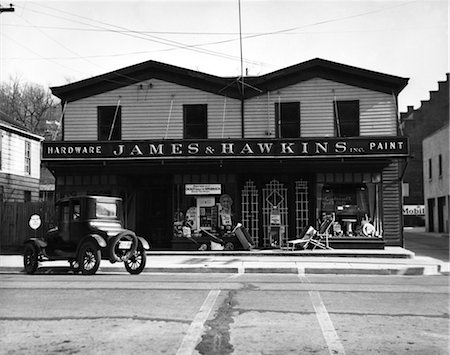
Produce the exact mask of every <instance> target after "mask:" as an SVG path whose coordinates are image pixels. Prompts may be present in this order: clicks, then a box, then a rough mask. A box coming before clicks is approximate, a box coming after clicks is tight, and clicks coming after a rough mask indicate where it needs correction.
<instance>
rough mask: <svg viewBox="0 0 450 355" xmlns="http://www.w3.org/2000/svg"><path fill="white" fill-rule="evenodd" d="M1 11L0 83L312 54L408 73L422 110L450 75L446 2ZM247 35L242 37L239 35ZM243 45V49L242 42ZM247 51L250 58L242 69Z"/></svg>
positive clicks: (73, 4) (304, 1) (35, 5)
mask: <svg viewBox="0 0 450 355" xmlns="http://www.w3.org/2000/svg"><path fill="white" fill-rule="evenodd" d="M10 2H12V3H13V7H14V9H15V11H14V12H3V13H1V14H0V81H2V82H7V81H9V80H10V79H11V78H19V79H20V80H22V81H26V82H33V83H36V84H39V85H43V86H45V87H52V86H59V85H64V84H67V83H70V82H74V81H78V80H82V79H87V78H90V77H92V76H96V75H100V74H104V73H107V72H110V71H113V70H117V69H120V68H123V67H126V66H129V65H133V64H138V63H141V62H145V61H147V60H155V61H159V62H163V63H168V64H172V65H176V66H180V67H184V68H188V69H193V70H197V71H201V72H204V73H208V74H213V75H217V76H239V75H240V73H241V68H242V70H243V71H244V73H245V72H247V73H248V75H263V74H267V73H270V72H273V71H275V70H279V69H282V68H285V67H288V66H291V65H295V64H298V63H301V62H304V61H307V60H310V59H313V58H322V59H326V60H330V61H334V62H338V63H343V64H347V65H352V66H356V67H360V68H363V69H368V70H373V71H378V72H381V73H385V74H390V75H396V76H400V77H406V78H409V79H410V80H409V84H408V86H407V87H406V88H405V89H404V90H403V91H402V92H401V93H400V95H399V110H400V112H404V111H406V107H407V106H408V105H411V106H414V108H419V107H420V105H421V100H427V99H429V92H430V91H432V90H437V88H438V81H445V79H446V75H445V74H446V73H448V72H449V48H448V46H449V16H450V13H449V2H448V1H447V0H417V1H408V0H404V1H381V0H352V1H342V0H331V1H330V0H328V1H324V0H314V1H308V0H289V1H285V0H198V1H190V0H178V1H175V0H164V1H162V0H161V1H156V0H140V1H137V0H136V1H124V0H122V1H92V0H90V1H67V0H64V1H62V0H54V1H50V0H41V1H14V0H8V1H4V0H0V5H1V7H2V8H7V7H9V3H10ZM240 39H242V40H240ZM241 44H242V46H241ZM241 48H242V61H243V66H241Z"/></svg>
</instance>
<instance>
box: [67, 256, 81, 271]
mask: <svg viewBox="0 0 450 355" xmlns="http://www.w3.org/2000/svg"><path fill="white" fill-rule="evenodd" d="M69 264H70V270H72V272H73V273H74V274H78V273H79V272H80V264H79V263H78V260H74V259H70V260H69Z"/></svg>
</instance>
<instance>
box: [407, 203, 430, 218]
mask: <svg viewBox="0 0 450 355" xmlns="http://www.w3.org/2000/svg"><path fill="white" fill-rule="evenodd" d="M403 215H404V216H425V205H403Z"/></svg>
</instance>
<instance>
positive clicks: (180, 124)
mask: <svg viewBox="0 0 450 355" xmlns="http://www.w3.org/2000/svg"><path fill="white" fill-rule="evenodd" d="M244 81H245V82H244V83H243V82H242V80H239V79H235V78H234V79H233V78H222V77H216V76H211V75H208V74H204V73H199V72H194V71H190V70H187V69H183V68H179V67H173V66H169V65H166V64H162V63H157V62H152V61H151V62H145V63H142V64H139V65H136V66H133V67H128V68H124V69H121V70H118V71H115V72H112V73H108V74H105V75H102V76H99V77H95V78H92V79H87V80H84V81H81V82H77V83H73V84H69V85H66V86H62V87H56V88H52V91H53V93H54V94H55V95H56V96H58V97H60V98H61V100H62V101H63V104H64V122H63V141H60V142H45V143H44V147H43V160H44V161H45V162H46V164H47V166H48V167H49V169H50V170H51V171H52V172H53V173H54V175H55V177H56V193H57V195H58V196H60V197H63V196H67V195H74V194H106V195H114V196H121V197H122V198H123V199H124V202H125V211H126V216H125V217H126V223H127V226H128V227H129V228H131V229H134V230H136V232H137V233H138V234H140V235H142V236H144V237H146V238H147V239H148V240H149V241H150V242H151V243H152V245H153V247H154V248H156V249H185V248H190V247H192V242H191V240H190V238H189V237H192V236H195V235H198V234H199V233H201V231H207V232H208V233H211V234H213V235H217V236H221V235H223V234H224V233H226V232H227V231H229V230H231V229H232V228H233V227H234V226H235V225H236V224H237V223H242V224H243V225H244V226H245V227H246V228H247V230H248V232H249V234H250V237H251V239H252V241H253V244H254V245H255V246H256V247H258V248H269V247H283V246H286V244H287V241H288V240H290V239H295V238H296V236H298V235H299V234H300V233H301V231H302V230H303V229H304V228H305V227H306V226H309V225H312V226H317V224H318V223H320V220H321V219H322V218H323V217H324V216H325V215H330V214H332V215H334V217H335V225H334V228H333V235H332V237H331V238H330V242H331V244H332V246H333V247H336V248H342V247H345V248H347V247H353V248H370V247H374V248H382V247H383V246H384V245H402V226H401V189H400V181H399V177H400V175H401V171H400V166H401V164H400V162H401V161H402V160H403V159H405V158H406V157H407V156H408V154H409V148H408V141H407V139H406V138H405V137H401V136H399V135H398V122H397V110H396V98H397V95H398V93H399V92H400V91H401V90H402V89H403V88H404V87H405V86H406V84H407V79H405V78H400V77H396V76H391V75H386V74H382V73H376V72H372V71H367V70H364V69H359V68H355V67H349V66H345V65H342V64H338V63H334V62H329V61H324V60H321V59H315V60H311V61H308V62H304V63H300V64H298V65H296V66H293V67H289V68H286V69H283V70H280V71H277V72H274V73H271V74H267V75H265V76H260V77H251V78H250V77H249V78H244ZM369 222H370V224H371V225H372V226H374V230H372V231H371V232H370V233H367V231H366V230H364V228H363V227H364V225H365V224H367V223H369Z"/></svg>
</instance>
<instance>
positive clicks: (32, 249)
mask: <svg viewBox="0 0 450 355" xmlns="http://www.w3.org/2000/svg"><path fill="white" fill-rule="evenodd" d="M38 264H39V251H38V248H37V247H36V246H35V245H33V244H27V245H25V250H24V253H23V266H24V268H25V272H26V273H27V274H34V273H35V272H36V270H37V268H38Z"/></svg>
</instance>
